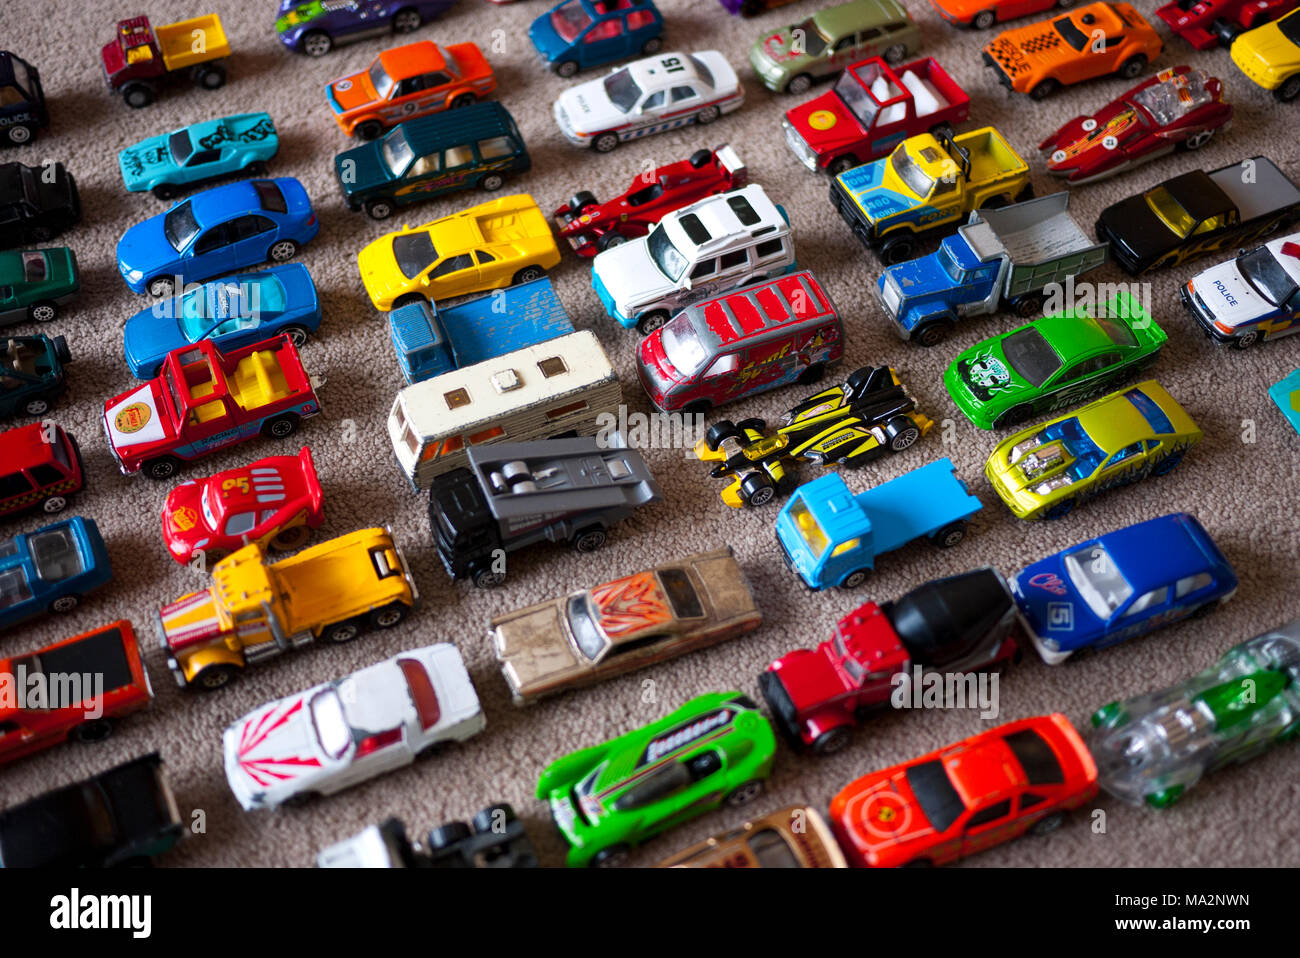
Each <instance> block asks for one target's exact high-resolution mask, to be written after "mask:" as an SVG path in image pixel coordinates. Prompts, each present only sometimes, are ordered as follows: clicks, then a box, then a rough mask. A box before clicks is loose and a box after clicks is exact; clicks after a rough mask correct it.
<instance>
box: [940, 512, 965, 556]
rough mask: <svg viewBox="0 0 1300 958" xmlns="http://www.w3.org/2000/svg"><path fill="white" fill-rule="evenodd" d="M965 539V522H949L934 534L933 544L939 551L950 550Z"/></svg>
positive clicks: (960, 520)
mask: <svg viewBox="0 0 1300 958" xmlns="http://www.w3.org/2000/svg"><path fill="white" fill-rule="evenodd" d="M965 538H966V521H965V520H964V519H958V520H957V521H956V522H950V523H948V524H947V525H946V526H944V527H943V528H942V529H940V530H939V531H938V532H936V533H935V534H934V544H935V545H937V546H938V547H939V548H940V549H951V548H952V547H953V546H955V545H957V544H958V543H960V542H961V541H962V540H963V539H965Z"/></svg>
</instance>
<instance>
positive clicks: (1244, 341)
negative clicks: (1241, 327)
mask: <svg viewBox="0 0 1300 958" xmlns="http://www.w3.org/2000/svg"><path fill="white" fill-rule="evenodd" d="M1257 342H1259V330H1257V329H1251V330H1248V331H1247V332H1244V333H1242V334H1241V335H1240V336H1237V337H1235V338H1234V339H1233V340H1232V348H1233V349H1250V347H1251V346H1254V345H1255V344H1256V343H1257Z"/></svg>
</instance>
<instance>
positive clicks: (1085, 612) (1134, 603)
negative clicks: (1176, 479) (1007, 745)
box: [1011, 512, 1237, 665]
mask: <svg viewBox="0 0 1300 958" xmlns="http://www.w3.org/2000/svg"><path fill="white" fill-rule="evenodd" d="M1236 590H1237V574H1236V573H1235V572H1234V571H1233V569H1232V565H1231V564H1230V563H1229V562H1228V560H1227V559H1226V558H1224V555H1223V553H1222V552H1220V551H1219V547H1218V546H1217V545H1215V544H1214V540H1213V539H1211V538H1210V534H1209V533H1208V532H1206V531H1205V528H1204V527H1203V526H1202V525H1201V524H1200V523H1199V522H1198V521H1197V520H1196V519H1195V518H1194V517H1193V516H1190V515H1188V514H1187V513H1185V512H1175V513H1172V514H1170V515H1167V516H1161V517H1160V518H1158V519H1148V520H1147V521H1146V522H1139V523H1136V524H1135V525H1131V526H1128V527H1126V528H1124V529H1119V530H1116V531H1115V532H1110V533H1107V534H1106V535H1104V536H1100V537H1098V538H1096V539H1091V540H1089V541H1088V542H1084V543H1081V544H1079V545H1076V546H1071V547H1070V548H1069V549H1066V550H1065V551H1063V552H1058V553H1057V554H1056V555H1054V556H1049V557H1048V558H1046V559H1042V560H1040V561H1038V562H1035V563H1034V564H1033V565H1031V566H1029V567H1028V568H1026V569H1024V570H1022V571H1021V572H1020V573H1019V574H1018V575H1016V577H1015V578H1014V579H1012V581H1011V591H1012V593H1013V594H1014V595H1015V597H1016V602H1017V604H1018V605H1019V606H1020V611H1021V613H1022V615H1023V616H1024V619H1025V623H1026V625H1028V627H1029V638H1030V640H1031V641H1032V642H1033V643H1034V647H1035V648H1036V649H1037V650H1038V654H1039V655H1041V656H1042V658H1043V661H1044V662H1046V663H1047V664H1048V665H1058V664H1060V663H1061V662H1064V661H1065V660H1066V659H1068V658H1069V657H1070V656H1071V655H1073V654H1074V653H1075V652H1077V651H1079V650H1080V649H1085V648H1105V647H1106V646H1108V645H1115V644H1117V643H1119V642H1124V641H1126V640H1128V639H1133V638H1136V637H1138V636H1140V635H1145V634H1147V633H1148V632H1153V631H1155V630H1156V629H1159V628H1163V627H1164V626H1166V625H1170V624H1172V623H1174V622H1177V621H1178V620H1179V619H1183V618H1186V617H1187V616H1189V615H1198V614H1204V613H1206V612H1209V611H1210V610H1211V609H1213V608H1214V607H1215V606H1217V605H1218V604H1219V603H1220V602H1225V601H1227V600H1228V599H1229V598H1231V596H1232V594H1233V593H1234V592H1235V591H1236Z"/></svg>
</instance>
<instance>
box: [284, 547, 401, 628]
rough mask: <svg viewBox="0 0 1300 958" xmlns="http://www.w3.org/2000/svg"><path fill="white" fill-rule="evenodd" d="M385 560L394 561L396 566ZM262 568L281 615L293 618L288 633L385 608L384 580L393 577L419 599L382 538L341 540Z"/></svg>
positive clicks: (393, 550) (393, 551)
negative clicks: (335, 586) (339, 586)
mask: <svg viewBox="0 0 1300 958" xmlns="http://www.w3.org/2000/svg"><path fill="white" fill-rule="evenodd" d="M384 538H386V537H384ZM385 546H387V548H385ZM390 557H395V558H396V560H397V561H396V563H393V562H392V559H391V558H390ZM266 568H267V572H268V573H269V574H270V576H271V577H272V578H273V580H274V581H275V585H276V591H277V592H278V593H279V595H280V597H281V598H283V599H284V600H285V606H284V607H285V611H286V612H287V614H288V615H289V616H290V617H291V619H292V621H290V622H289V623H288V626H289V629H290V631H291V632H293V633H300V632H303V631H306V630H309V629H313V628H317V627H319V626H321V625H327V624H331V623H333V622H337V621H340V620H341V619H347V618H350V617H352V616H353V615H356V614H358V613H362V612H368V611H369V610H370V609H371V608H372V607H373V606H376V605H382V604H385V603H386V602H388V601H389V600H390V599H391V598H392V595H391V594H390V591H389V590H388V589H386V588H385V586H384V582H385V580H387V577H388V576H390V575H393V574H396V575H399V576H401V577H402V578H404V579H405V580H406V582H407V584H408V585H409V586H410V588H411V592H412V594H413V595H418V590H417V589H416V586H415V580H414V579H413V578H412V576H411V573H410V571H409V570H408V568H407V566H406V562H405V561H404V560H403V558H402V556H401V554H400V553H399V552H398V551H397V546H396V544H395V543H391V539H390V540H389V542H385V541H383V538H377V539H370V538H359V537H358V536H356V535H351V536H342V537H340V538H338V539H331V540H329V541H328V542H322V543H320V544H319V545H317V546H313V547H312V548H310V549H304V550H303V551H302V552H299V553H297V554H296V555H293V556H290V557H289V558H287V559H281V560H279V561H278V562H275V563H272V564H270V565H268V566H267V567H266ZM367 577H369V578H367ZM388 581H391V580H388ZM322 582H335V583H340V582H346V583H348V584H349V589H350V592H349V593H348V595H347V596H344V595H341V594H340V593H339V592H338V591H337V590H331V589H322V588H321V583H322Z"/></svg>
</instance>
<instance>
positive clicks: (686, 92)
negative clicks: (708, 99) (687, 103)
mask: <svg viewBox="0 0 1300 958" xmlns="http://www.w3.org/2000/svg"><path fill="white" fill-rule="evenodd" d="M672 92H673V102H674V103H681V102H682V101H683V100H693V99H695V97H697V96H698V95H699V94H697V93H696V92H695V88H694V87H689V86H675V87H673V91H672Z"/></svg>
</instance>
